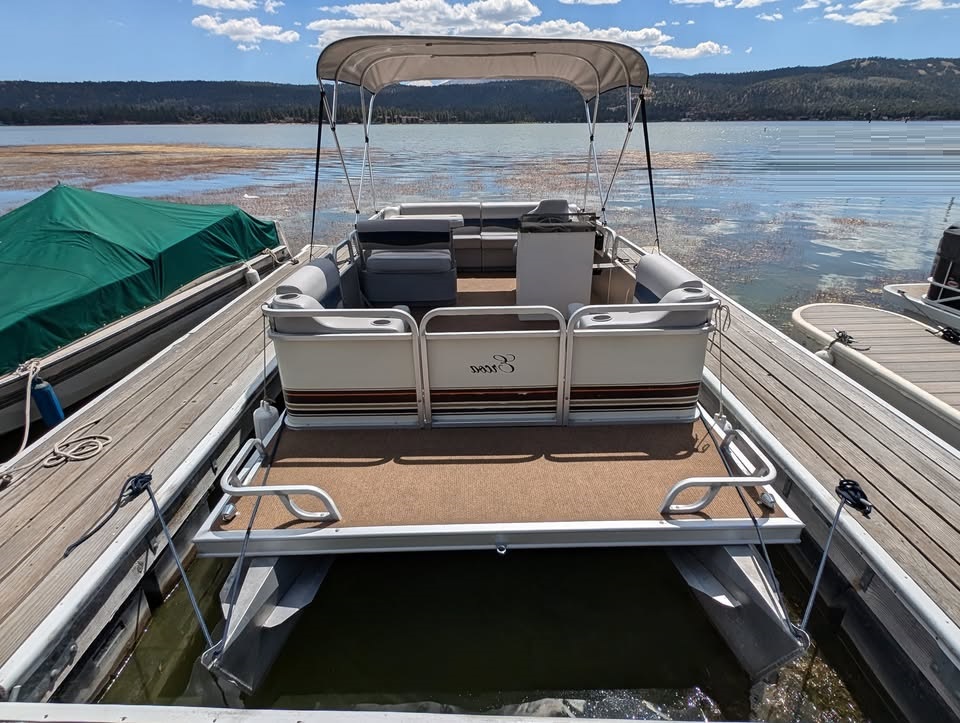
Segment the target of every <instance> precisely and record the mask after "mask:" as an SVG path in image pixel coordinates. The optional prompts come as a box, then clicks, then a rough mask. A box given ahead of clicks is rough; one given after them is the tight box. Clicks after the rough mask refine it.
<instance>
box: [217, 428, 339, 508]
mask: <svg viewBox="0 0 960 723" xmlns="http://www.w3.org/2000/svg"><path fill="white" fill-rule="evenodd" d="M253 450H256V451H257V452H258V453H259V454H260V456H261V457H262V458H266V456H267V450H266V448H265V447H264V446H263V442H261V441H260V440H259V439H248V440H247V441H246V443H245V444H244V445H243V446H242V447H241V448H240V451H239V452H238V453H237V454H236V455H235V456H234V458H233V459H232V460H231V461H230V464H229V465H228V466H227V468H226V469H225V470H224V471H223V475H222V476H221V478H220V488H221V489H222V490H223V492H224V494H227V495H229V496H231V497H265V496H267V495H272V496H276V497H279V498H280V501H281V502H282V503H283V506H284V507H286V508H287V511H288V512H290V514H291V515H293V516H294V517H296V518H297V519H300V520H305V521H308V522H318V521H326V522H336V521H337V520H340V519H342V517H341V515H340V510H339V509H338V508H337V505H336V503H335V502H334V501H333V498H332V497H331V496H330V495H329V494H328V493H327V492H326V491H324V490H322V489H320V488H319V487H315V486H313V485H266V486H258V487H247V486H244V484H243V482H242V480H241V479H240V475H239V474H238V472H239V469H240V467H241V466H242V465H243V463H244V462H246V461H247V458H248V457H249V456H250V453H251V452H252V451H253ZM290 495H308V496H310V497H316V498H317V499H319V500H320V501H321V502H323V505H324V507H326V511H325V512H310V511H309V510H305V509H303V508H302V507H300V506H299V505H297V503H295V502H294V501H293V500H291V499H290Z"/></svg>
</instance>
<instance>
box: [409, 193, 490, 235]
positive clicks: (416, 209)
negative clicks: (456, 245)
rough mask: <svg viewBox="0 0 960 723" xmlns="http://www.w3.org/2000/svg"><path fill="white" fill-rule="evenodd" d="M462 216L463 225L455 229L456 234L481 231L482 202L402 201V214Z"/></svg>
mask: <svg viewBox="0 0 960 723" xmlns="http://www.w3.org/2000/svg"><path fill="white" fill-rule="evenodd" d="M445 214H450V215H456V216H462V217H463V226H461V227H459V228H456V229H454V234H455V235H460V234H478V233H480V202H479V201H467V202H451V203H401V204H400V215H401V216H442V215H445Z"/></svg>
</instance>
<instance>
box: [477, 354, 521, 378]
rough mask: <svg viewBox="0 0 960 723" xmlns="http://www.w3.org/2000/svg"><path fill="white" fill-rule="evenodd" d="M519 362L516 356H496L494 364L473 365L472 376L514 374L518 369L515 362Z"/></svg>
mask: <svg viewBox="0 0 960 723" xmlns="http://www.w3.org/2000/svg"><path fill="white" fill-rule="evenodd" d="M516 360H517V356H516V354H494V355H493V364H476V365H474V364H471V365H470V373H471V374H513V372H514V371H515V370H516V367H514V366H513V362H515V361H516Z"/></svg>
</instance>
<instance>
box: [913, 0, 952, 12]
mask: <svg viewBox="0 0 960 723" xmlns="http://www.w3.org/2000/svg"><path fill="white" fill-rule="evenodd" d="M913 8H914V10H956V9H957V8H960V3H945V2H944V1H943V0H917V4H916V5H914V6H913Z"/></svg>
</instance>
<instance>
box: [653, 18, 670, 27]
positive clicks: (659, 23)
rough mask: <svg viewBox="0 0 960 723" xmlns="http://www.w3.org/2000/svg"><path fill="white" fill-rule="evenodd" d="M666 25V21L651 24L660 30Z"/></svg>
mask: <svg viewBox="0 0 960 723" xmlns="http://www.w3.org/2000/svg"><path fill="white" fill-rule="evenodd" d="M666 24H667V21H666V20H658V21H657V22H655V23H654V24H653V27H655V28H662V27H663V26H664V25H666Z"/></svg>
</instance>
